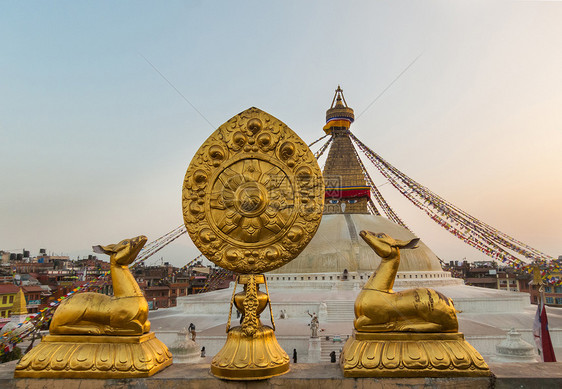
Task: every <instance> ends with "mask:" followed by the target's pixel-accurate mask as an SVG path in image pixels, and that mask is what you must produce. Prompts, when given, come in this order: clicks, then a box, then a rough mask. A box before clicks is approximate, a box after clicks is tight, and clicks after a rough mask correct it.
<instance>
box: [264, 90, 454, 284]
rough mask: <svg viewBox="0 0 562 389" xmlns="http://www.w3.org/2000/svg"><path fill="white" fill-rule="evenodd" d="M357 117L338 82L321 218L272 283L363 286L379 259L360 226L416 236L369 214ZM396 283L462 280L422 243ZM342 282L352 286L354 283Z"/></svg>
mask: <svg viewBox="0 0 562 389" xmlns="http://www.w3.org/2000/svg"><path fill="white" fill-rule="evenodd" d="M353 121H354V113H353V109H352V108H350V107H349V106H348V105H347V102H346V101H345V97H344V95H343V91H342V89H341V88H340V87H339V86H338V88H337V89H336V92H335V95H334V98H333V99H332V104H331V106H330V108H329V109H328V110H327V111H326V125H325V126H324V131H325V132H326V134H328V135H331V136H332V144H331V147H330V150H329V152H328V157H327V159H326V163H325V166H324V171H323V176H324V183H325V186H326V195H325V205H324V215H323V217H322V222H321V223H320V228H319V229H318V232H317V233H316V235H315V236H314V238H313V239H312V241H311V242H310V243H309V244H308V246H307V247H306V248H305V249H304V251H303V252H302V253H301V254H300V255H299V256H298V257H297V258H296V259H294V260H293V261H291V262H290V263H288V264H286V265H285V266H283V267H282V268H280V269H277V270H274V271H272V272H270V273H269V275H268V282H270V283H271V284H272V285H275V286H277V285H279V283H281V284H283V285H285V286H296V285H293V284H297V285H298V284H301V285H302V282H301V281H303V282H305V283H307V284H309V285H310V286H314V287H319V288H327V287H329V288H332V284H334V283H335V282H338V281H340V280H349V281H355V283H359V284H361V283H363V282H364V281H365V280H366V279H367V278H368V277H369V276H370V274H371V273H372V272H373V271H374V270H375V269H376V268H377V267H378V265H379V263H380V259H379V258H376V257H375V256H374V255H373V252H372V250H371V249H370V248H369V247H368V246H367V244H365V242H363V240H362V239H360V238H359V232H360V231H361V230H368V231H373V232H385V233H387V234H389V235H392V236H394V237H396V238H397V239H402V240H409V239H412V238H414V235H413V234H412V233H411V232H410V231H408V230H407V229H406V228H404V227H402V226H400V225H398V224H396V223H394V222H392V221H391V220H389V219H387V218H385V217H382V216H380V215H379V214H378V212H377V211H376V208H375V207H374V206H372V207H370V208H371V209H372V210H373V212H374V213H375V214H371V213H370V212H369V207H368V205H369V202H370V196H371V189H370V187H369V186H368V185H367V181H366V179H365V174H364V172H363V170H362V167H361V165H360V163H359V160H358V157H357V154H356V151H355V148H354V146H353V144H352V143H351V139H350V137H349V134H350V127H351V124H352V123H353ZM396 281H397V282H396V285H397V286H404V287H406V286H408V285H415V286H418V285H424V286H426V285H427V286H435V285H454V284H457V285H459V284H462V281H461V280H458V279H455V278H452V277H451V274H450V273H449V272H444V271H443V270H442V269H441V265H440V263H439V259H438V258H437V256H436V255H435V254H434V253H433V252H432V251H431V250H430V249H429V248H428V247H427V246H426V245H425V244H424V243H423V242H421V243H420V248H419V249H417V250H414V251H406V252H404V253H403V257H402V261H401V263H400V268H399V273H398V276H397V280H396ZM279 286H281V285H279ZM344 286H345V287H349V288H353V287H354V286H353V282H350V283H349V284H346V285H342V287H344ZM355 288H357V285H355Z"/></svg>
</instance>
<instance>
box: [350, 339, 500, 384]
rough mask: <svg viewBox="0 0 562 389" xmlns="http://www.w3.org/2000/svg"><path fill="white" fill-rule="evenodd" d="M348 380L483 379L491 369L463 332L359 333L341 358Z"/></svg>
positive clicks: (351, 340)
mask: <svg viewBox="0 0 562 389" xmlns="http://www.w3.org/2000/svg"><path fill="white" fill-rule="evenodd" d="M340 365H341V367H342V370H343V375H344V376H345V377H482V376H489V375H490V369H489V368H488V365H487V364H486V362H485V361H484V359H483V358H482V356H481V355H480V353H478V351H476V350H475V349H474V347H472V346H471V345H470V344H469V343H468V342H467V341H466V340H465V339H464V335H463V334H462V333H406V332H385V333H382V332H377V333H365V332H357V331H355V332H354V334H353V335H352V336H351V337H350V338H349V339H348V340H347V342H346V344H345V346H344V348H343V351H342V354H341V356H340Z"/></svg>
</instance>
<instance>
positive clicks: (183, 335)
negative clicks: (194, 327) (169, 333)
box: [170, 329, 201, 363]
mask: <svg viewBox="0 0 562 389" xmlns="http://www.w3.org/2000/svg"><path fill="white" fill-rule="evenodd" d="M170 352H171V353H172V355H173V356H174V363H201V347H199V345H198V344H197V343H195V342H194V341H193V340H191V339H190V338H189V332H188V331H187V330H186V329H183V330H181V331H179V332H178V336H177V338H176V339H175V340H174V343H173V344H172V346H171V347H170Z"/></svg>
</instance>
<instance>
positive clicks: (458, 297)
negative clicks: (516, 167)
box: [150, 87, 562, 362]
mask: <svg viewBox="0 0 562 389" xmlns="http://www.w3.org/2000/svg"><path fill="white" fill-rule="evenodd" d="M353 120H354V113H353V109H352V108H350V107H349V106H348V105H347V103H346V101H345V98H344V95H343V91H342V90H341V88H339V87H338V89H337V90H336V93H335V96H334V98H333V100H332V104H331V106H330V108H329V109H328V111H327V112H326V125H325V126H324V131H325V132H326V133H327V134H329V135H332V141H331V142H332V144H331V148H330V150H329V152H328V156H327V160H326V163H325V167H324V171H323V175H324V178H325V185H326V194H325V200H326V201H325V209H324V215H323V217H322V221H321V223H320V226H319V228H318V231H317V233H316V235H315V236H314V238H313V239H312V240H311V241H310V243H309V244H308V246H307V247H306V248H305V249H304V250H303V251H302V253H301V254H300V255H299V256H298V257H297V258H295V259H294V260H292V261H291V262H289V263H287V264H286V265H285V266H283V267H281V268H279V269H276V270H274V271H271V272H268V273H267V274H266V279H267V283H268V286H269V292H270V295H271V301H272V302H273V303H272V308H273V315H274V318H275V326H276V336H277V339H278V340H279V343H280V344H281V346H282V347H283V348H284V349H285V351H286V352H287V353H289V354H290V355H292V354H293V352H296V354H298V358H299V362H307V361H310V362H313V361H316V360H317V358H318V355H319V356H320V359H321V360H322V361H329V360H330V357H329V354H330V353H331V352H332V351H335V352H336V353H337V354H339V351H340V349H341V348H342V347H343V342H344V341H345V339H346V337H347V336H349V335H350V334H351V332H352V329H353V320H354V309H353V307H354V302H355V299H356V297H357V295H358V293H359V291H360V290H361V287H362V286H363V285H364V284H365V282H366V281H367V280H368V278H369V276H370V275H371V274H372V273H373V271H375V270H376V269H377V267H378V265H379V263H380V258H379V257H377V256H376V255H375V254H374V252H373V251H372V250H371V249H370V248H369V246H368V245H367V244H366V243H365V242H364V241H363V240H362V239H360V237H359V233H360V231H361V230H368V231H372V232H384V233H386V234H387V235H390V236H392V237H394V238H396V239H400V240H405V241H407V240H411V239H412V238H414V237H415V236H414V234H412V232H410V231H409V230H408V229H407V228H405V227H403V226H401V225H399V224H398V223H396V222H394V221H391V220H389V219H388V218H386V217H383V216H380V215H379V214H378V212H376V208H375V207H374V205H373V204H372V201H371V199H370V195H371V190H370V187H369V186H368V182H367V180H366V177H365V175H364V174H363V171H362V167H361V164H360V163H359V162H358V159H357V158H358V157H357V155H356V152H355V148H354V146H353V144H352V143H351V139H350V136H349V135H350V127H351V124H352V123H353ZM419 238H422V240H421V241H420V242H419V245H418V246H419V247H418V248H417V249H415V250H405V251H403V252H402V258H401V261H400V266H399V269H398V273H397V277H396V282H395V284H394V289H395V290H397V291H399V290H403V289H409V288H412V287H420V286H422V287H431V288H433V289H435V290H437V291H439V292H441V293H443V294H444V295H446V296H448V297H451V298H452V299H453V301H454V304H455V307H456V308H457V309H458V310H461V311H462V313H460V314H458V320H459V329H460V331H461V332H463V333H464V334H465V337H466V339H467V340H468V341H469V342H470V343H471V344H472V345H473V346H474V347H475V348H476V349H477V350H478V351H479V352H480V353H481V354H482V356H484V358H491V357H493V356H495V355H496V345H497V344H499V343H500V342H502V341H504V339H505V337H506V334H507V332H508V331H510V330H511V328H515V329H517V331H518V332H519V333H521V337H522V339H524V340H525V341H527V342H529V343H532V342H533V334H532V328H533V320H534V316H535V311H536V307H535V306H532V305H531V304H529V296H528V294H526V293H517V292H507V291H500V290H492V289H487V288H479V287H472V286H466V285H464V283H463V281H462V280H461V279H457V278H453V277H452V276H451V274H450V273H449V272H445V271H443V270H442V268H441V265H440V262H439V259H438V258H437V256H436V255H435V254H434V253H433V251H432V250H431V249H430V248H429V247H427V245H425V244H424V243H423V236H419ZM231 295H232V289H224V290H219V291H214V292H209V293H204V294H198V295H189V296H186V297H179V298H178V299H177V307H175V308H170V309H161V310H158V311H156V312H151V314H150V320H151V322H152V328H153V329H154V330H155V332H156V333H157V335H158V337H159V338H160V339H161V340H162V341H163V342H164V343H166V344H168V345H171V344H172V343H173V342H174V341H175V339H176V336H177V332H178V330H180V329H181V328H183V326H185V323H186V322H187V323H189V322H193V323H195V324H196V325H197V328H198V330H199V332H198V335H197V339H198V343H199V344H200V345H201V346H205V348H206V351H207V356H212V355H214V354H215V353H217V352H218V351H219V350H220V347H221V346H222V345H223V344H224V341H225V338H226V333H225V324H226V323H225V312H227V311H228V307H229V301H230V299H231ZM312 314H317V315H318V320H319V329H318V332H319V336H320V338H316V339H319V340H318V342H319V344H317V345H316V346H318V347H319V348H320V350H318V349H313V348H310V347H309V340H310V339H311V327H310V321H311V319H310V315H312ZM262 316H263V317H262V321H263V322H264V323H267V322H268V321H269V315H268V314H264V315H262ZM232 320H233V321H234V320H236V319H235V318H234V317H233V319H232ZM549 325H550V328H551V330H550V333H551V337H552V340H553V343H554V346H555V348H557V349H556V351H558V350H559V349H558V348H559V347H561V346H562V330H560V328H562V310H555V309H549ZM316 346H315V347H316ZM311 350H313V351H314V353H312V352H311ZM309 353H310V355H309Z"/></svg>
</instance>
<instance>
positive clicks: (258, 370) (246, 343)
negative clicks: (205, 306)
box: [211, 326, 289, 380]
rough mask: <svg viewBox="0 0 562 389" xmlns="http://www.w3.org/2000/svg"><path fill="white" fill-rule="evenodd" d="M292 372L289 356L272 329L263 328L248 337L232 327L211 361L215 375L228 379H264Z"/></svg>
mask: <svg viewBox="0 0 562 389" xmlns="http://www.w3.org/2000/svg"><path fill="white" fill-rule="evenodd" d="M288 371H289V356H288V355H287V353H286V352H285V351H284V350H283V349H282V348H281V346H280V345H279V343H278V342H277V338H275V332H274V331H273V329H272V328H271V327H268V326H261V327H260V328H259V329H258V330H257V331H256V333H255V334H254V335H253V336H251V335H250V336H249V335H246V334H245V333H244V331H243V330H242V327H233V328H231V329H230V331H228V336H227V338H226V343H225V345H224V346H223V348H222V349H221V350H220V351H219V353H218V354H217V355H215V357H214V358H213V361H212V362H211V373H212V374H213V375H215V376H216V377H218V378H221V379H225V380H262V379H267V378H271V377H275V376H279V375H282V374H285V373H287V372H288Z"/></svg>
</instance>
